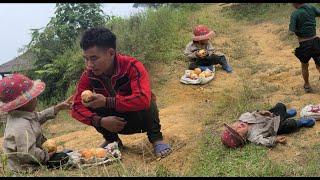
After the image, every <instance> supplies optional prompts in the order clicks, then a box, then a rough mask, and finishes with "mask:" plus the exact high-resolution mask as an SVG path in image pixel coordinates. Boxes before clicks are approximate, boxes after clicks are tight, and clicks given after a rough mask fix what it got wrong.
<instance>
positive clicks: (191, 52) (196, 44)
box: [184, 25, 232, 73]
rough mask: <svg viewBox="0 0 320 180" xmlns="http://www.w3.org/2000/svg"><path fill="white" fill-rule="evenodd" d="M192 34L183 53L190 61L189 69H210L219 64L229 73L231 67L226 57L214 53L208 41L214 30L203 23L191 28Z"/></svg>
mask: <svg viewBox="0 0 320 180" xmlns="http://www.w3.org/2000/svg"><path fill="white" fill-rule="evenodd" d="M193 34H194V36H193V38H192V40H193V41H191V42H190V43H188V45H187V46H186V48H185V50H184V55H185V56H186V57H187V58H188V60H189V61H190V62H191V63H190V65H189V70H194V69H195V68H197V67H199V68H200V69H201V70H202V71H205V70H206V69H207V68H208V69H210V70H211V71H212V70H213V65H216V64H220V65H221V66H222V69H224V70H225V71H227V72H228V73H231V72H232V68H231V66H230V65H229V64H228V62H227V59H226V57H225V56H224V55H217V54H215V53H214V48H213V46H212V44H211V43H210V42H209V39H210V38H211V37H212V36H213V35H214V32H213V31H211V30H209V28H208V27H206V26H204V25H198V26H196V27H195V28H194V29H193Z"/></svg>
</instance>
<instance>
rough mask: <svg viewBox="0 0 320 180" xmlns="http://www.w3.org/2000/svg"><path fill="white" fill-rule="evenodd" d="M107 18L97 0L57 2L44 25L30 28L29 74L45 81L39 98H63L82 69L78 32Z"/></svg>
mask: <svg viewBox="0 0 320 180" xmlns="http://www.w3.org/2000/svg"><path fill="white" fill-rule="evenodd" d="M109 18H110V17H109V16H106V15H105V14H104V13H103V11H102V5H101V4H99V3H57V4H56V11H55V14H54V17H52V18H51V20H50V22H49V23H48V24H47V26H46V27H45V28H44V29H33V30H32V31H33V32H32V40H31V42H30V43H29V45H28V48H29V50H30V51H31V52H32V54H33V55H34V56H35V64H34V65H35V70H33V71H32V72H29V74H28V75H29V76H31V77H32V78H35V79H41V80H43V81H44V82H45V83H46V90H45V91H44V93H43V95H42V96H41V98H42V100H45V101H47V102H48V103H50V102H56V101H58V100H61V99H63V98H64V96H65V94H66V89H68V87H69V85H70V83H73V82H74V81H75V80H77V79H78V78H79V76H80V73H81V71H82V70H83V62H82V60H81V59H82V57H81V51H80V48H79V46H78V43H79V40H78V38H79V35H80V34H81V33H82V32H83V31H84V30H85V29H87V28H90V27H96V26H101V25H104V24H105V22H106V20H108V19H109ZM53 97H54V98H53Z"/></svg>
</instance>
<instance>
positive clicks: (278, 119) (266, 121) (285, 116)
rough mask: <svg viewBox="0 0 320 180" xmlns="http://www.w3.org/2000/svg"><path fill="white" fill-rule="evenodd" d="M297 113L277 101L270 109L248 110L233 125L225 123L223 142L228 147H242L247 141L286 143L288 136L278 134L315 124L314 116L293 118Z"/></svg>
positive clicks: (270, 143)
mask: <svg viewBox="0 0 320 180" xmlns="http://www.w3.org/2000/svg"><path fill="white" fill-rule="evenodd" d="M296 113H297V112H296V110H295V109H289V110H288V111H287V110H286V106H285V105H284V104H282V103H277V104H276V105H275V106H274V107H273V108H272V109H270V110H268V111H266V110H263V111H253V112H246V113H244V114H242V115H241V116H240V118H239V120H238V121H237V122H235V123H233V124H232V125H231V126H229V125H228V124H226V123H224V126H225V129H224V131H223V132H222V134H221V141H222V144H224V145H225V146H226V147H228V148H238V147H242V146H244V145H245V143H246V141H250V142H252V143H254V144H256V145H263V146H266V147H274V146H275V145H276V144H277V143H281V144H285V143H286V138H285V137H284V136H278V135H281V134H288V133H292V132H294V131H296V130H298V129H299V128H301V127H312V126H313V125H314V124H315V119H313V118H300V119H299V120H295V119H293V118H292V117H294V116H295V115H296Z"/></svg>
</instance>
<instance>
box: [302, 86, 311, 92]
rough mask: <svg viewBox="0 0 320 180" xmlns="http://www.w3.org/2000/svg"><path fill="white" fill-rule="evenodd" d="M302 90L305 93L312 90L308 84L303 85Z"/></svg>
mask: <svg viewBox="0 0 320 180" xmlns="http://www.w3.org/2000/svg"><path fill="white" fill-rule="evenodd" d="M303 89H304V92H306V93H311V92H312V88H311V87H310V86H303Z"/></svg>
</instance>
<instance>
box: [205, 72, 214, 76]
mask: <svg viewBox="0 0 320 180" xmlns="http://www.w3.org/2000/svg"><path fill="white" fill-rule="evenodd" d="M204 74H205V77H209V76H212V72H210V71H204Z"/></svg>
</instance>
